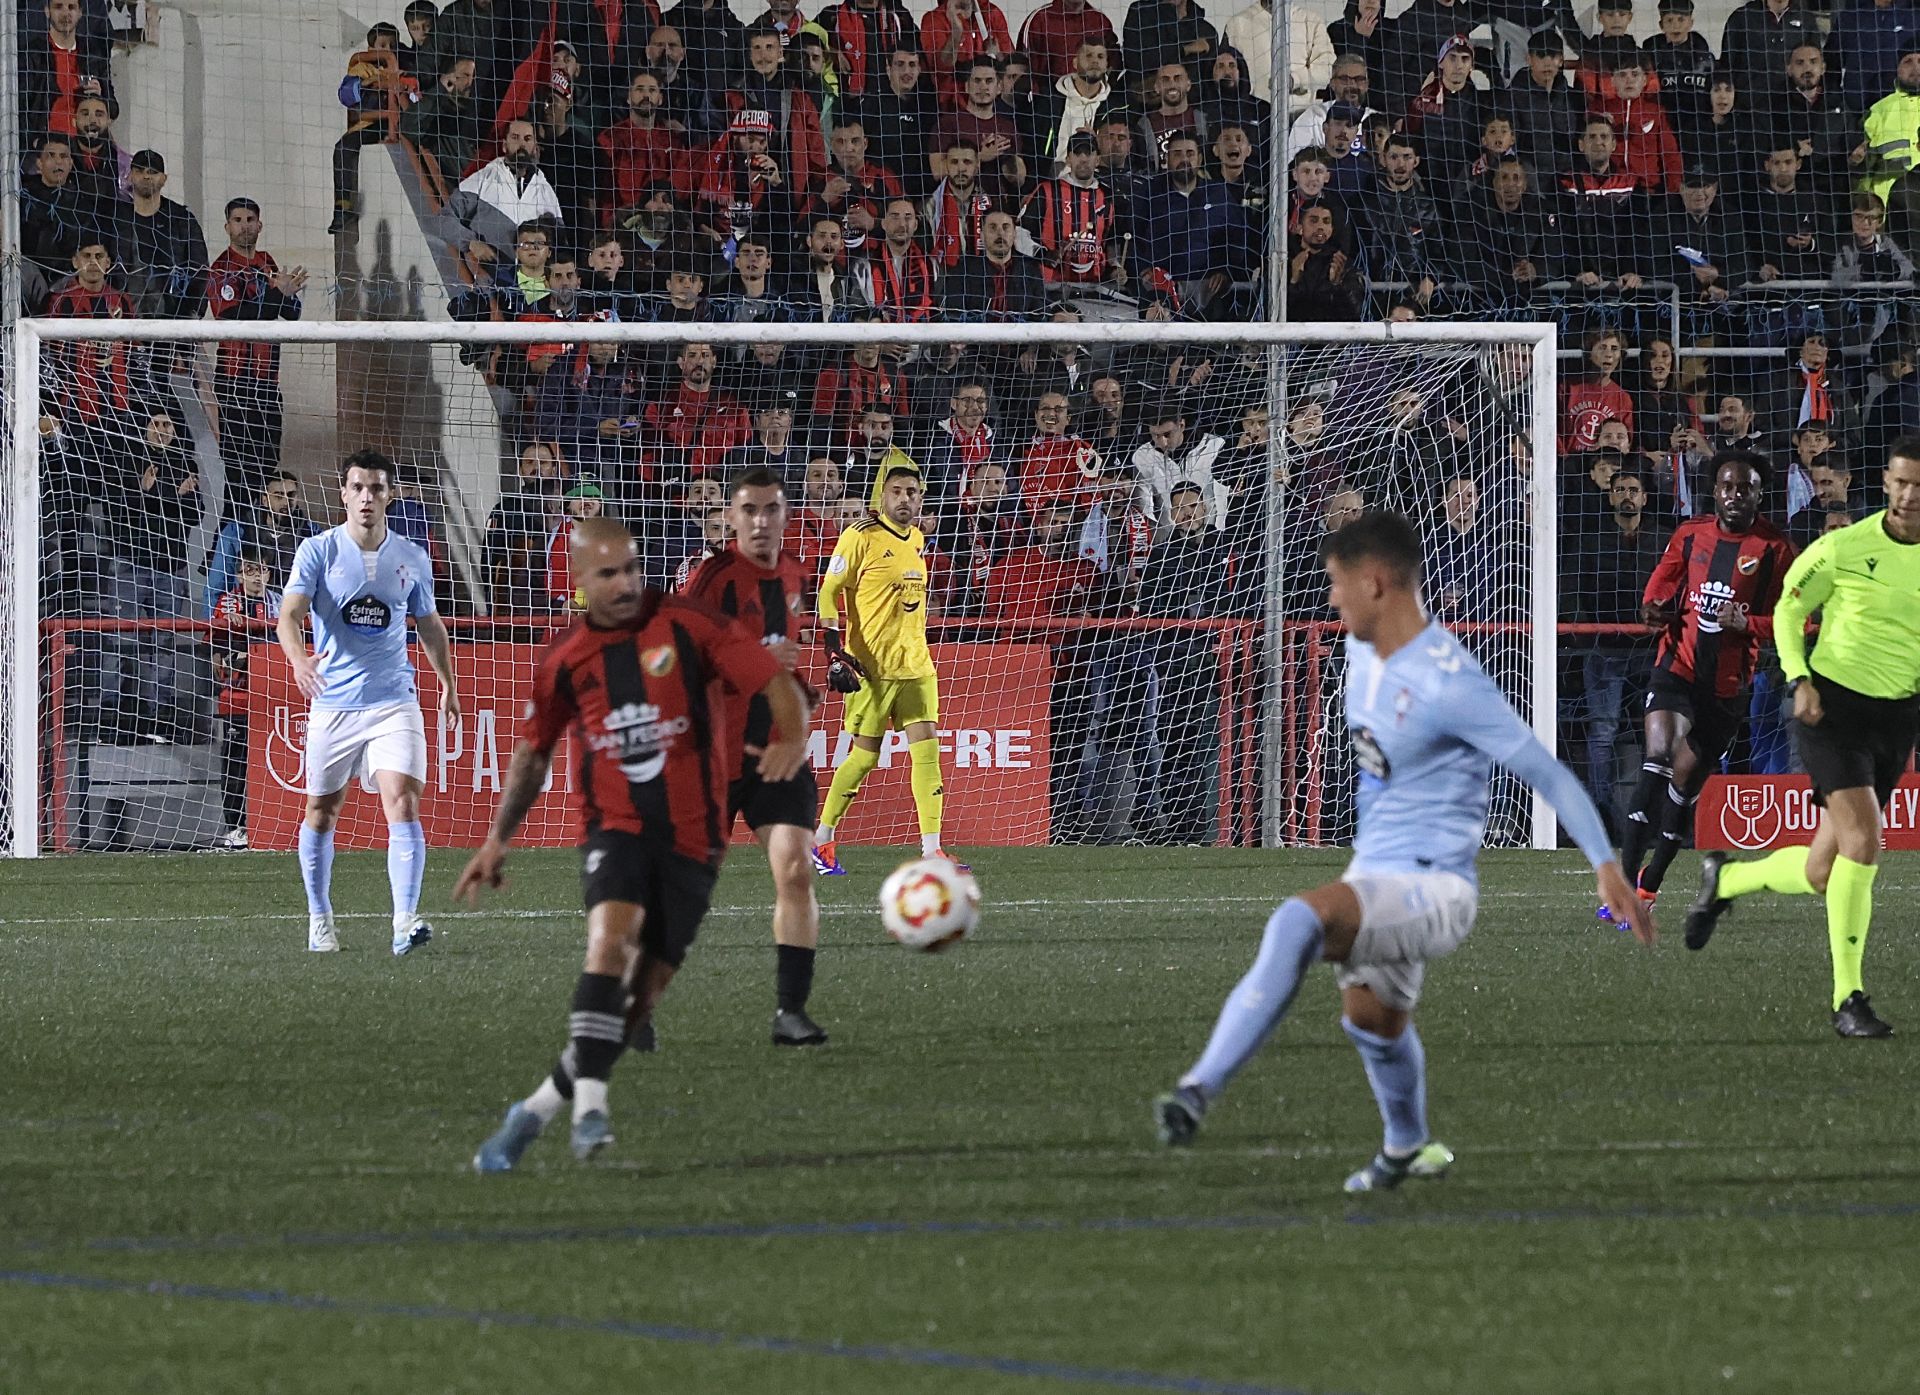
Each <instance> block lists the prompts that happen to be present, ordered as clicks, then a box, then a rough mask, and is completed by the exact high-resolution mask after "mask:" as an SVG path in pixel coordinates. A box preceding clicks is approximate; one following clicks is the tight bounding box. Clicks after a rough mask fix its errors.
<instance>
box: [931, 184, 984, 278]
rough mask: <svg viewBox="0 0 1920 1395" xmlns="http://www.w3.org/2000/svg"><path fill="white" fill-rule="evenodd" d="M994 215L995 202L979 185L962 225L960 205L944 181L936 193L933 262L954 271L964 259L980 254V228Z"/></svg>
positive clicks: (934, 194)
mask: <svg viewBox="0 0 1920 1395" xmlns="http://www.w3.org/2000/svg"><path fill="white" fill-rule="evenodd" d="M991 212H993V200H992V199H990V198H988V197H987V196H986V194H985V193H984V192H982V190H981V188H980V186H979V185H977V184H976V185H975V186H974V188H973V199H972V201H971V202H970V203H969V204H968V208H967V215H966V221H965V222H964V223H963V222H962V221H961V212H960V201H959V200H958V199H956V198H955V197H954V196H953V190H952V189H950V188H948V187H947V181H946V180H944V179H943V180H941V181H940V183H939V185H938V186H937V187H936V188H935V189H934V191H933V223H934V227H933V245H932V247H931V248H930V249H929V250H930V251H931V252H932V254H933V259H934V260H935V261H937V262H939V263H940V265H942V266H944V267H945V268H946V269H947V270H949V271H951V270H953V269H954V268H955V267H956V266H958V265H960V258H961V257H963V256H965V255H966V254H967V253H969V252H977V251H979V250H980V225H981V224H982V223H984V222H985V221H986V218H987V215H988V214H989V213H991Z"/></svg>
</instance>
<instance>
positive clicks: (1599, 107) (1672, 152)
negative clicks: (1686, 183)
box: [1588, 84, 1681, 194]
mask: <svg viewBox="0 0 1920 1395" xmlns="http://www.w3.org/2000/svg"><path fill="white" fill-rule="evenodd" d="M1610 89H1611V84H1609V91H1607V92H1605V93H1603V94H1601V95H1599V96H1596V97H1595V98H1594V99H1593V102H1592V105H1591V106H1589V108H1588V112H1589V114H1590V115H1593V116H1604V117H1605V118H1606V119H1607V120H1609V121H1611V122H1612V123H1613V132H1614V135H1615V136H1617V137H1618V138H1619V141H1620V144H1619V146H1618V147H1617V148H1616V149H1615V151H1614V154H1613V165H1614V168H1615V169H1619V170H1625V171H1626V172H1627V173H1628V174H1632V175H1636V176H1638V178H1639V180H1640V187H1641V188H1643V189H1650V190H1655V191H1657V192H1659V193H1662V194H1677V193H1679V192H1680V171H1681V161H1680V143H1679V142H1678V141H1676V140H1675V139H1674V138H1673V126H1672V125H1671V124H1670V123H1669V122H1668V121H1667V113H1666V109H1665V108H1664V107H1662V106H1661V105H1660V103H1659V101H1658V100H1656V99H1655V98H1653V97H1651V96H1649V95H1646V94H1644V93H1643V94H1642V95H1640V96H1638V97H1635V98H1633V99H1632V100H1631V101H1629V100H1628V99H1626V98H1625V97H1619V96H1615V95H1614V94H1613V93H1612V91H1611V90H1610Z"/></svg>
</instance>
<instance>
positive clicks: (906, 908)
mask: <svg viewBox="0 0 1920 1395" xmlns="http://www.w3.org/2000/svg"><path fill="white" fill-rule="evenodd" d="M880 919H881V921H882V922H883V923H884V924H885V925H886V927H887V933H888V934H889V935H891V936H893V937H894V939H896V940H898V941H900V943H901V944H903V945H905V946H906V947H907V948H908V949H918V950H924V951H926V952H927V953H932V952H934V951H936V950H942V949H945V948H946V947H947V946H948V945H950V944H953V943H954V942H955V941H956V940H964V939H965V938H966V937H967V936H968V935H969V934H970V933H971V932H972V930H973V927H974V926H975V925H977V924H979V922H980V884H979V883H978V882H976V881H975V880H974V879H973V873H971V872H963V871H961V870H960V869H959V868H958V867H956V866H954V865H953V864H952V863H951V862H948V861H947V860H946V859H945V858H944V857H921V858H915V859H914V860H913V861H912V862H903V863H901V864H900V865H899V866H898V867H896V868H894V869H893V874H892V875H891V876H889V877H888V878H887V880H886V881H885V883H883V884H882V885H881V887H880Z"/></svg>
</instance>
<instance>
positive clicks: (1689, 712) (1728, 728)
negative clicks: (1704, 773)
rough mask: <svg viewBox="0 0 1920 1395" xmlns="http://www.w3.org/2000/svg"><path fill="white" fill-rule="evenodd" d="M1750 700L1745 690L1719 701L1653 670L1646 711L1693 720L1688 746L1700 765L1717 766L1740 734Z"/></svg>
mask: <svg viewBox="0 0 1920 1395" xmlns="http://www.w3.org/2000/svg"><path fill="white" fill-rule="evenodd" d="M1751 700H1752V694H1751V693H1749V692H1748V691H1747V690H1746V689H1745V688H1742V689H1741V690H1740V691H1739V692H1738V693H1736V694H1734V695H1733V696H1732V697H1730V698H1718V697H1715V696H1713V694H1712V693H1711V692H1706V691H1702V690H1701V689H1699V688H1696V687H1694V686H1693V684H1691V683H1689V682H1688V681H1687V680H1686V679H1684V678H1677V677H1675V676H1674V675H1673V674H1671V673H1668V672H1666V671H1665V670H1663V669H1655V670H1654V671H1653V681H1652V682H1651V683H1649V684H1648V685H1647V711H1649V712H1679V713H1682V714H1684V715H1685V716H1686V717H1688V718H1689V719H1690V720H1691V721H1692V723H1693V725H1692V727H1691V728H1690V729H1689V730H1688V732H1687V744H1688V745H1690V746H1692V747H1693V750H1694V754H1695V755H1697V756H1699V758H1700V763H1701V764H1702V765H1718V764H1719V763H1720V758H1721V757H1722V756H1724V755H1725V754H1726V753H1727V748H1728V747H1730V746H1732V745H1733V738H1734V737H1736V736H1738V735H1739V734H1740V723H1742V722H1744V721H1745V720H1746V719H1747V705H1748V703H1749V702H1750V701H1751Z"/></svg>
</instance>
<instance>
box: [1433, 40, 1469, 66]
mask: <svg viewBox="0 0 1920 1395" xmlns="http://www.w3.org/2000/svg"><path fill="white" fill-rule="evenodd" d="M1457 49H1465V50H1466V51H1467V52H1468V53H1472V52H1473V44H1472V43H1471V42H1470V41H1469V40H1468V39H1467V36H1466V35H1465V34H1450V35H1448V36H1447V37H1446V38H1444V39H1442V40H1441V41H1440V52H1439V53H1437V54H1435V55H1434V59H1433V61H1434V62H1436V63H1444V62H1445V61H1446V58H1447V55H1448V54H1449V53H1452V52H1454V51H1455V50H1457Z"/></svg>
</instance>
